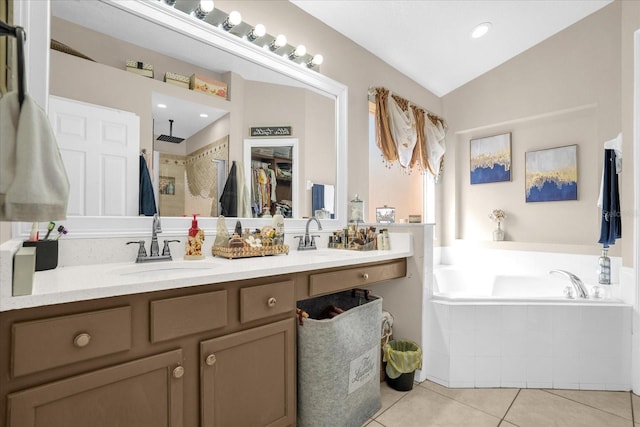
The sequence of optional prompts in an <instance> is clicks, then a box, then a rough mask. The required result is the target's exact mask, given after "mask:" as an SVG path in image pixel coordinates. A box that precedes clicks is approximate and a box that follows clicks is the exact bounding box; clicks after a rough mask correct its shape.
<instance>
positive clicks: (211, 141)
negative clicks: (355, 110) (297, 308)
mask: <svg viewBox="0 0 640 427" xmlns="http://www.w3.org/2000/svg"><path fill="white" fill-rule="evenodd" d="M27 3H30V2H27ZM196 4H197V1H194V0H178V1H177V3H176V5H175V8H170V7H168V6H166V5H165V4H164V3H162V2H158V1H151V0H132V1H127V2H117V1H113V0H97V1H83V0H69V1H51V2H50V3H49V5H50V16H49V17H48V19H49V22H50V28H51V29H50V34H51V38H52V39H55V41H56V42H61V43H62V45H63V46H64V48H65V49H70V50H72V51H74V52H75V53H80V54H81V55H85V56H86V57H89V58H90V59H92V60H94V61H95V62H92V61H91V60H90V59H86V58H81V57H80V56H78V55H70V54H69V53H68V52H64V51H61V50H51V52H50V88H49V93H50V94H52V95H56V96H62V97H67V98H70V99H78V100H80V101H82V102H88V103H92V104H96V105H103V106H106V107H109V108H115V109H120V110H123V111H129V112H133V113H135V114H137V115H138V116H139V117H140V143H139V144H140V147H139V148H140V152H144V153H146V155H148V156H149V157H150V158H151V160H152V161H151V165H152V169H153V170H152V171H151V172H152V174H153V176H154V177H155V179H156V192H157V194H156V197H157V198H158V199H159V201H160V214H161V216H162V217H163V218H162V223H163V229H164V231H165V232H171V231H173V230H175V231H176V232H183V231H184V230H183V229H184V223H185V220H184V219H183V218H179V217H180V216H181V215H187V214H190V213H199V214H201V216H202V221H203V222H202V224H203V226H204V227H206V228H215V225H214V224H215V219H214V218H215V216H216V215H217V213H218V212H219V211H218V208H219V207H218V206H217V204H216V199H217V198H219V194H218V193H217V192H218V191H219V188H220V185H219V183H218V182H217V181H219V180H221V179H225V178H226V177H225V174H227V173H228V171H229V167H230V164H231V163H232V162H233V161H236V162H244V154H243V153H244V144H243V141H244V140H245V139H246V138H247V136H248V134H249V128H250V127H252V126H274V125H277V126H280V125H285V126H291V127H292V129H293V131H294V132H293V134H292V135H291V137H292V138H295V139H297V141H298V142H297V156H298V158H299V161H298V162H297V166H296V167H297V169H298V173H297V176H296V177H294V179H296V180H297V181H296V182H295V185H292V186H291V187H292V188H295V189H296V194H295V199H296V200H298V204H299V206H300V208H299V209H296V210H295V211H294V212H293V215H292V218H290V219H287V221H288V223H287V227H289V228H293V229H302V228H303V227H304V222H305V218H306V217H308V216H311V210H312V209H311V192H310V190H308V189H307V186H306V185H305V183H306V182H325V183H329V184H334V183H335V186H336V201H335V204H336V219H335V220H332V221H334V222H335V225H336V226H341V225H343V224H344V223H346V210H345V205H346V199H347V197H346V191H347V188H346V187H347V182H346V173H345V171H346V152H347V150H346V144H347V142H346V135H347V129H346V114H347V109H346V103H347V88H346V86H344V85H342V84H340V83H338V82H335V81H333V80H331V79H329V78H327V77H325V76H323V75H321V74H319V73H317V72H316V71H313V70H310V69H307V68H305V67H302V66H300V64H296V63H293V62H291V61H289V60H288V59H287V58H286V57H283V56H281V55H275V54H273V53H272V52H270V51H268V49H263V48H262V47H260V46H258V45H256V44H251V43H249V42H247V41H246V40H244V39H242V38H241V37H238V36H237V35H234V34H229V33H227V32H225V31H223V30H221V29H219V28H217V27H215V26H213V25H211V24H210V23H208V22H201V21H199V20H197V19H195V18H193V17H191V16H190V15H189V14H187V13H184V11H188V10H191V9H193V8H195V5H196ZM21 7H24V8H27V9H29V8H30V9H29V13H30V14H31V15H33V14H36V15H37V14H42V13H43V11H44V13H46V10H47V8H42V7H37V8H36V7H33V6H31V5H29V4H26V5H23V6H21ZM37 21H38V20H37V19H33V20H32V22H34V23H35V22H37ZM27 24H28V23H27ZM243 25H244V24H243ZM25 29H26V30H27V31H28V34H29V33H34V34H35V35H36V36H37V33H38V32H42V28H40V27H37V28H36V27H33V28H32V27H30V26H29V25H26V26H25ZM58 38H59V39H63V40H58ZM109 43H117V47H113V46H112V45H110V44H109ZM115 55H117V56H115ZM40 56H41V55H40ZM40 56H38V57H29V60H30V64H31V66H34V65H35V66H37V64H38V63H41V64H43V65H44V64H46V61H47V58H41V57H40ZM92 56H94V57H92ZM145 58H151V60H149V62H153V61H155V64H154V67H155V69H154V72H155V73H156V76H155V78H152V79H147V78H144V77H141V76H139V75H136V74H134V73H128V72H126V71H125V62H126V60H128V59H133V60H141V61H145ZM43 69H46V67H45V66H43ZM165 72H177V73H180V74H183V75H190V74H193V73H195V74H206V75H207V76H208V77H210V78H213V79H217V80H220V81H223V82H225V83H226V84H227V85H228V94H229V96H228V99H224V98H219V97H216V96H210V95H206V94H200V93H194V91H191V90H188V89H184V88H181V87H178V86H174V85H170V84H168V83H165V82H164V81H163V76H164V74H165ZM160 97H166V98H167V99H169V100H175V101H177V102H179V103H181V105H187V104H189V105H191V106H192V107H193V110H194V111H198V110H202V109H208V110H209V111H213V114H211V113H210V114H209V116H212V115H213V116H214V117H213V118H211V120H210V121H209V122H207V123H206V124H204V123H203V124H201V126H200V127H199V129H197V130H196V131H192V130H187V129H186V128H185V125H186V124H187V123H185V121H186V122H188V124H192V123H194V122H196V121H197V120H201V119H199V118H198V119H178V118H177V116H176V117H174V118H173V119H172V120H174V121H173V129H172V130H170V129H169V123H168V122H169V120H168V119H169V118H170V117H168V116H167V115H162V114H161V113H160V112H158V111H157V110H156V106H157V105H158V104H160V103H163V102H159V101H158V98H160ZM180 110H181V111H183V112H184V111H186V110H187V109H186V107H183V108H180ZM161 116H162V117H161ZM161 127H162V128H161ZM170 133H171V134H173V135H175V136H177V137H179V138H180V139H184V141H186V142H187V144H185V142H181V143H177V144H176V143H171V142H158V141H157V138H158V136H159V135H162V134H165V135H168V134H170ZM194 139H195V142H194V141H193V140H194ZM190 140H191V141H190ZM256 141H260V139H256ZM183 144H184V145H183ZM205 157H206V158H205ZM203 158H204V160H205V161H207V162H208V163H211V164H213V165H215V168H211V170H209V171H208V172H207V173H209V175H211V176H212V177H213V176H215V178H213V179H212V180H211V181H212V182H213V184H212V185H213V186H215V187H216V188H215V191H214V190H213V189H212V188H213V187H212V188H195V187H194V192H195V193H197V195H195V196H194V198H202V199H208V200H207V202H206V203H204V204H203V205H197V204H196V205H194V204H193V203H191V204H189V203H190V202H189V201H187V202H186V206H185V207H184V210H181V209H182V208H180V207H176V206H172V207H169V205H168V204H166V203H162V199H163V198H164V199H167V198H169V196H174V200H175V194H170V193H175V191H176V187H177V185H178V182H180V183H181V185H183V186H184V188H189V183H188V182H187V181H184V182H182V178H181V177H182V176H183V175H184V176H187V175H189V176H191V177H193V176H194V174H193V170H192V171H191V172H192V173H191V174H189V173H188V172H184V174H183V173H182V172H178V175H179V177H178V182H172V183H171V184H169V180H166V179H165V180H163V179H164V178H171V177H172V175H170V174H167V173H166V170H167V169H166V168H164V169H163V166H162V165H163V162H164V164H165V165H166V164H168V163H170V162H171V161H172V160H173V161H174V164H175V162H176V161H177V162H179V163H180V162H182V163H184V164H185V166H186V164H187V163H189V162H190V161H193V160H194V159H200V160H202V159H203ZM319 158H321V159H323V161H322V162H318V161H317V159H319ZM203 164H204V163H203ZM207 165H208V164H207ZM244 167H245V169H249V168H250V164H249V165H244ZM185 170H186V169H185ZM174 178H176V177H175V176H174ZM307 193H308V194H307ZM293 198H294V196H293V195H292V199H293ZM192 202H193V201H192ZM195 202H198V200H195ZM200 202H202V200H200ZM207 203H208V204H207ZM192 210H198V211H199V212H187V211H192ZM163 211H164V212H163ZM165 213H166V214H165ZM230 221H231V220H230ZM245 221H246V222H247V226H253V224H252V222H255V225H256V226H259V225H260V224H261V223H260V220H259V218H247V219H246V220H245ZM147 222H149V220H148V219H145V218H144V217H140V216H134V215H131V216H125V217H122V218H117V217H113V216H107V217H101V218H96V217H94V216H70V217H69V218H68V220H67V223H68V224H69V226H68V228H69V229H72V228H73V229H74V231H75V233H74V234H75V235H77V236H83V237H86V236H90V235H95V234H99V235H104V234H105V233H104V229H105V228H106V229H110V230H112V233H110V235H119V234H120V235H127V236H128V235H131V234H141V235H146V234H148V232H149V230H147ZM233 223H235V219H234V220H233ZM243 223H244V221H243ZM26 232H28V225H26V224H22V225H20V226H17V227H14V235H15V234H24V233H26Z"/></svg>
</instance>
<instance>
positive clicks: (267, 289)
mask: <svg viewBox="0 0 640 427" xmlns="http://www.w3.org/2000/svg"><path fill="white" fill-rule="evenodd" d="M295 307H296V302H295V293H294V286H293V280H287V281H285V282H277V283H269V284H267V285H261V286H251V287H248V288H242V289H240V322H241V323H247V322H251V321H252V320H257V319H263V318H265V317H269V316H274V315H276V314H282V313H286V312H288V311H293V310H294V309H295Z"/></svg>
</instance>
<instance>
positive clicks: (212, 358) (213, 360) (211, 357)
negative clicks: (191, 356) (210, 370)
mask: <svg viewBox="0 0 640 427" xmlns="http://www.w3.org/2000/svg"><path fill="white" fill-rule="evenodd" d="M204 363H206V364H207V365H209V366H213V365H214V364H215V363H216V355H215V354H213V353H212V354H210V355H208V356H207V358H206V359H204Z"/></svg>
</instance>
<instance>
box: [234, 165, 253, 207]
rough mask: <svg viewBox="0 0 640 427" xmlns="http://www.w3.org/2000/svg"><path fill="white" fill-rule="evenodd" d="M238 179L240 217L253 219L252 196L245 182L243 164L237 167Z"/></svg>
mask: <svg viewBox="0 0 640 427" xmlns="http://www.w3.org/2000/svg"><path fill="white" fill-rule="evenodd" d="M236 179H237V181H238V184H237V190H238V217H240V218H251V195H250V194H249V189H248V188H247V183H246V182H245V176H244V167H243V166H242V163H240V164H238V165H236Z"/></svg>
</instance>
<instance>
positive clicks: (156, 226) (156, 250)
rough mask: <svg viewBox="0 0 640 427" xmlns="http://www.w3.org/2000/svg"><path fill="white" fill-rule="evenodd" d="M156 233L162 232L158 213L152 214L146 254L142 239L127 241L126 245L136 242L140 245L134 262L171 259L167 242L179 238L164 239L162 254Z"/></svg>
mask: <svg viewBox="0 0 640 427" xmlns="http://www.w3.org/2000/svg"><path fill="white" fill-rule="evenodd" d="M158 233H162V226H161V225H160V218H159V217H158V214H155V215H153V223H152V226H151V247H150V251H151V253H150V254H149V256H147V250H146V249H145V248H144V240H137V241H134V242H127V245H130V244H133V243H136V244H138V245H140V246H139V247H138V256H137V257H136V262H148V261H171V259H172V257H171V251H170V249H169V243H171V242H179V241H180V240H165V241H164V248H163V249H162V255H161V254H160V245H159V244H158Z"/></svg>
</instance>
